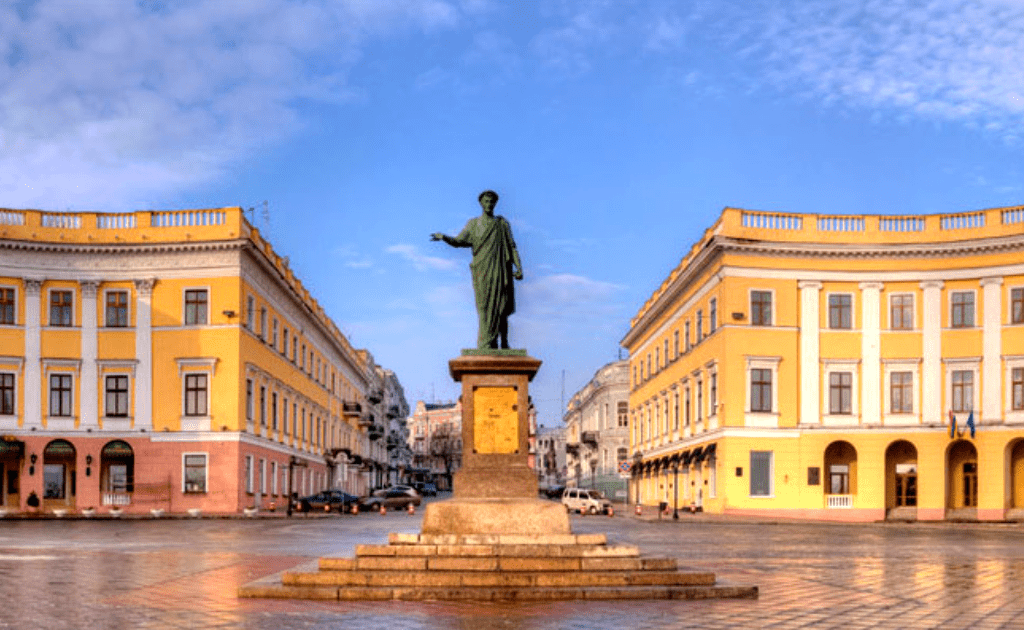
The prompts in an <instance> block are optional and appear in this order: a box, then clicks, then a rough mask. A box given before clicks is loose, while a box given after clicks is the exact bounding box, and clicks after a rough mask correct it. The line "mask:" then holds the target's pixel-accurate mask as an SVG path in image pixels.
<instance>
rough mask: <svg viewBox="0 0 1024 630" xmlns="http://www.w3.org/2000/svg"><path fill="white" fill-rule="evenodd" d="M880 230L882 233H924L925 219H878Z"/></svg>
mask: <svg viewBox="0 0 1024 630" xmlns="http://www.w3.org/2000/svg"><path fill="white" fill-rule="evenodd" d="M878 229H879V231H882V232H923V231H924V218H923V217H878Z"/></svg>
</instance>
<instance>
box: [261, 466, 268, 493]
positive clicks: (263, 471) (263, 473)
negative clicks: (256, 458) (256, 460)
mask: <svg viewBox="0 0 1024 630" xmlns="http://www.w3.org/2000/svg"><path fill="white" fill-rule="evenodd" d="M266 493H267V460H265V459H263V458H260V494H266Z"/></svg>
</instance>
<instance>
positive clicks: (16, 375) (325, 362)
mask: <svg viewBox="0 0 1024 630" xmlns="http://www.w3.org/2000/svg"><path fill="white" fill-rule="evenodd" d="M0 251H2V255H0V436H2V441H0V444H2V445H3V446H2V448H0V468H2V471H0V472H2V484H0V485H2V495H0V501H2V505H3V506H4V508H5V509H7V510H22V511H23V510H26V509H39V510H72V511H74V510H83V509H94V510H97V511H98V512H100V513H102V512H103V511H106V510H124V511H128V512H132V511H135V512H148V511H149V510H165V511H168V512H183V511H186V510H199V511H203V512H235V511H238V510H240V509H243V508H248V507H256V508H262V509H267V508H270V507H273V506H280V507H283V505H284V501H285V498H286V497H287V496H289V495H290V494H291V493H297V494H306V493H309V492H313V491H316V490H319V489H322V488H327V487H336V488H342V489H345V490H348V491H349V492H352V493H354V494H362V493H364V492H365V491H366V490H367V488H368V485H369V484H370V474H371V471H372V470H373V465H374V464H379V463H380V462H384V464H383V465H384V466H386V456H385V455H383V454H382V453H381V452H378V451H374V450H373V449H372V448H371V447H370V443H369V439H368V431H367V426H368V425H369V424H370V423H369V422H368V415H367V412H366V409H367V408H368V405H369V403H368V393H370V389H371V386H372V384H373V378H372V375H373V366H372V357H369V354H368V353H366V352H365V351H358V350H356V349H354V348H352V347H351V345H350V344H349V342H348V340H347V339H346V338H345V336H344V335H342V334H341V332H340V331H339V330H338V328H337V327H336V326H335V324H334V323H333V322H332V321H331V320H330V319H329V318H328V317H327V316H326V314H325V313H324V311H323V309H322V308H321V307H320V305H319V304H318V303H317V301H316V300H315V299H314V298H313V297H312V296H311V295H310V294H309V292H308V290H306V289H305V287H303V285H302V283H301V282H300V281H299V279H298V278H296V277H295V275H294V273H293V272H292V270H291V269H290V268H289V265H288V260H287V259H286V258H283V257H281V256H279V255H278V254H277V253H275V252H274V251H273V249H272V248H271V246H270V244H269V243H268V242H267V241H266V240H264V239H263V238H262V236H261V235H260V234H259V231H258V230H256V229H255V228H253V227H252V226H250V225H249V224H248V222H246V221H245V219H244V217H243V214H242V210H241V209H240V208H220V209H212V210H181V211H167V212H164V211H161V212H133V213H125V214H96V213H48V212H40V211H31V210H26V211H21V210H0ZM36 502H38V504H39V505H38V507H33V504H34V503H36Z"/></svg>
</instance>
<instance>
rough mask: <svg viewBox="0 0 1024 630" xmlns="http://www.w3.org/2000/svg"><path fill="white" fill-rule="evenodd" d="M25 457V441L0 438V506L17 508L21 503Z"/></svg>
mask: <svg viewBox="0 0 1024 630" xmlns="http://www.w3.org/2000/svg"><path fill="white" fill-rule="evenodd" d="M24 458H25V443H24V442H20V441H18V440H13V439H7V438H4V439H3V440H0V507H8V508H17V507H18V506H20V505H21V482H20V475H21V472H20V471H21V464H22V461H23V460H24Z"/></svg>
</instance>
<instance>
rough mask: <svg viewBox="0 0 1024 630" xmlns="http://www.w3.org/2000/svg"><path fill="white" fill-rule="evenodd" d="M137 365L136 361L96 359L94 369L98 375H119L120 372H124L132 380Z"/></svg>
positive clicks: (137, 361)
mask: <svg viewBox="0 0 1024 630" xmlns="http://www.w3.org/2000/svg"><path fill="white" fill-rule="evenodd" d="M138 364H139V360H138V359H96V367H98V368H99V371H100V375H104V374H105V373H107V372H115V373H120V372H119V371H120V370H125V371H127V372H128V374H129V375H130V376H131V377H132V378H135V368H136V366H138Z"/></svg>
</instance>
